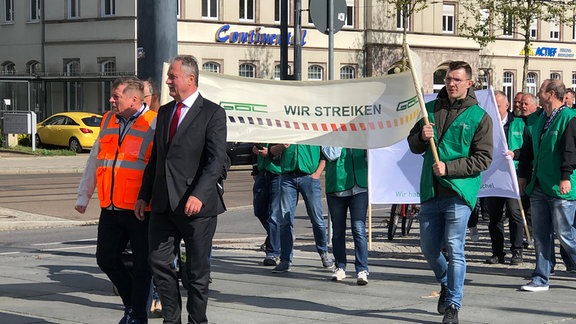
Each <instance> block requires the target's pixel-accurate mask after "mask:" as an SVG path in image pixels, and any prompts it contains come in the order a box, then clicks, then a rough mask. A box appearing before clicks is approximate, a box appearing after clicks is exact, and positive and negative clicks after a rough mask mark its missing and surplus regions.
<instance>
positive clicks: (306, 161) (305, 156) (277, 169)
mask: <svg viewBox="0 0 576 324" xmlns="http://www.w3.org/2000/svg"><path fill="white" fill-rule="evenodd" d="M319 162H320V146H312V145H301V144H292V145H290V146H288V147H287V148H286V149H285V150H284V151H283V152H282V155H281V156H280V159H279V160H275V159H272V160H271V162H270V164H268V167H267V168H266V169H267V170H268V171H270V172H271V173H274V174H283V173H291V172H297V171H299V172H303V173H305V174H312V173H314V172H316V170H317V169H318V164H319Z"/></svg>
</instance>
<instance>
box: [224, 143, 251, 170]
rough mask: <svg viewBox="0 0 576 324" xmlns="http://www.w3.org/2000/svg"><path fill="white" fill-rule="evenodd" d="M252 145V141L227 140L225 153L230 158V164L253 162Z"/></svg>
mask: <svg viewBox="0 0 576 324" xmlns="http://www.w3.org/2000/svg"><path fill="white" fill-rule="evenodd" d="M252 146H254V143H243V142H228V143H226V154H228V157H229V158H230V161H231V162H232V165H250V164H252V163H253V155H254V153H252Z"/></svg>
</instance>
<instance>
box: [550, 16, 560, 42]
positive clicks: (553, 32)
mask: <svg viewBox="0 0 576 324" xmlns="http://www.w3.org/2000/svg"><path fill="white" fill-rule="evenodd" d="M550 40H560V24H559V23H558V22H556V21H551V22H550Z"/></svg>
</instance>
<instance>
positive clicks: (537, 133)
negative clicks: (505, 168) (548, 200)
mask: <svg viewBox="0 0 576 324" xmlns="http://www.w3.org/2000/svg"><path fill="white" fill-rule="evenodd" d="M574 117H576V112H574V111H573V110H572V109H568V108H564V109H562V111H561V112H559V113H558V115H556V117H555V118H554V120H553V121H552V124H551V125H550V127H548V129H546V131H545V132H544V133H542V129H543V128H544V123H546V119H548V117H547V116H546V114H545V113H542V114H541V115H540V116H539V117H538V119H537V120H536V121H535V123H534V127H533V128H532V134H531V135H532V149H533V150H534V161H533V169H532V179H531V180H530V183H529V184H528V186H527V187H526V193H527V194H531V193H532V191H533V190H534V185H535V184H536V181H538V185H539V186H540V189H541V190H542V191H543V192H544V193H545V194H547V195H548V196H552V197H555V198H560V199H566V200H576V187H575V185H576V173H574V172H572V175H570V185H571V187H572V190H570V192H568V193H567V194H565V195H562V194H560V187H559V185H560V163H561V155H562V152H561V151H560V149H561V148H560V147H559V146H560V140H561V138H562V135H563V134H564V131H565V130H566V126H567V125H568V122H570V120H571V119H572V118H574ZM538 139H540V140H538Z"/></svg>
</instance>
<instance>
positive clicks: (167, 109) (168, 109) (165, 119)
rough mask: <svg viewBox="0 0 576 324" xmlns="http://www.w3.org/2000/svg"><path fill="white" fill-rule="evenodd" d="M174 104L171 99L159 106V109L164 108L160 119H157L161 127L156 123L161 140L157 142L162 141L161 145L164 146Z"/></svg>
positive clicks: (166, 142)
mask: <svg viewBox="0 0 576 324" xmlns="http://www.w3.org/2000/svg"><path fill="white" fill-rule="evenodd" d="M175 104H176V101H175V100H172V101H171V102H169V103H167V104H166V105H164V106H162V107H160V109H161V110H162V109H163V110H164V111H162V112H163V115H162V120H158V124H161V125H162V126H161V127H162V128H160V125H158V128H157V129H156V132H158V135H159V136H160V139H161V141H159V142H162V147H166V144H168V131H169V129H170V121H171V120H172V112H173V111H174V105H175ZM159 116H160V114H159Z"/></svg>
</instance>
